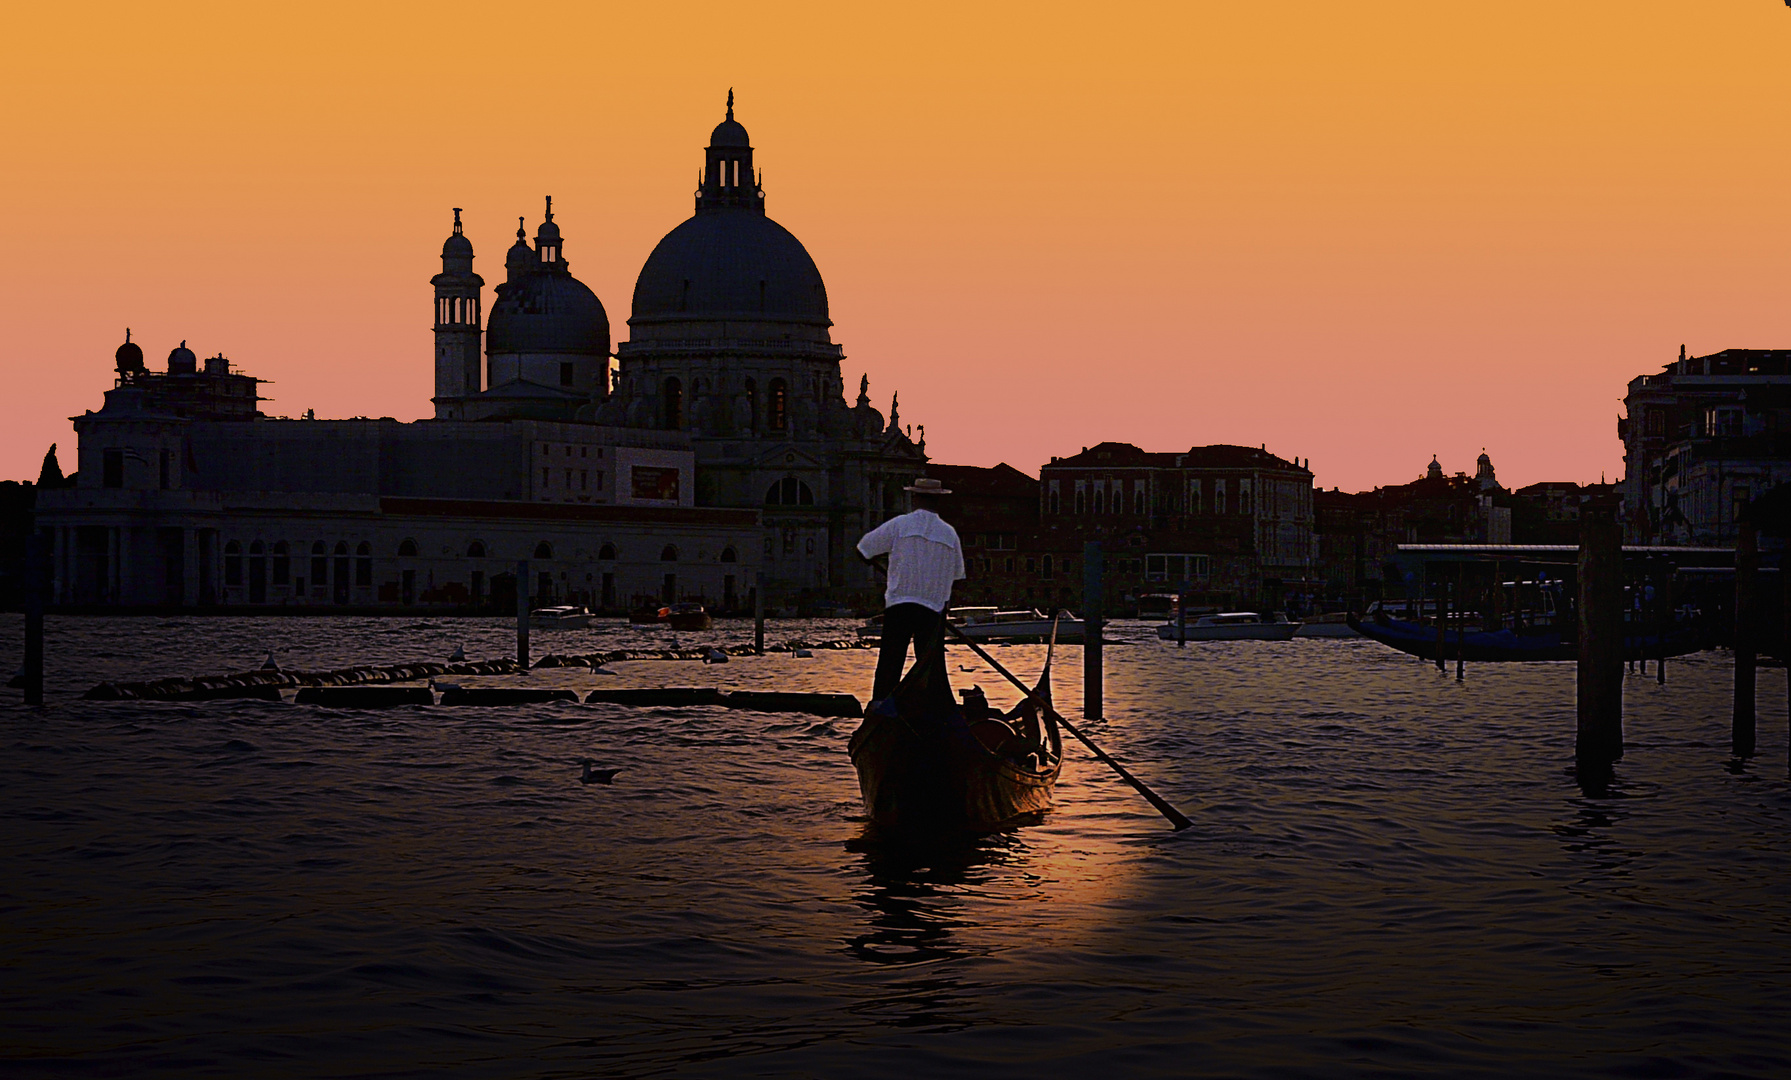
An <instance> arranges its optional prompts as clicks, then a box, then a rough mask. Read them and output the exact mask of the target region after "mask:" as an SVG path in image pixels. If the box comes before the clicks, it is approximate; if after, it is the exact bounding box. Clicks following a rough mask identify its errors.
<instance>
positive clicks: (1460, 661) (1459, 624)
mask: <svg viewBox="0 0 1791 1080" xmlns="http://www.w3.org/2000/svg"><path fill="white" fill-rule="evenodd" d="M1467 573H1468V569H1467V567H1466V566H1459V567H1456V570H1455V582H1456V584H1458V585H1460V586H1461V595H1462V597H1463V599H1464V601H1465V599H1466V597H1467V595H1468V588H1467ZM1456 607H1457V609H1458V610H1457V611H1456V613H1455V681H1456V682H1461V681H1462V675H1463V673H1464V669H1465V668H1466V666H1467V657H1468V609H1467V605H1466V603H1465V602H1464V603H1460V604H1457V605H1456Z"/></svg>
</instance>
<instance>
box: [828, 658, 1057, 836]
mask: <svg viewBox="0 0 1791 1080" xmlns="http://www.w3.org/2000/svg"><path fill="white" fill-rule="evenodd" d="M944 657H945V650H944V649H943V648H939V647H937V646H935V647H934V648H933V649H931V650H930V652H929V655H927V656H926V657H925V658H923V659H921V660H918V661H916V663H915V665H914V668H913V669H912V670H910V671H909V672H908V675H907V677H906V678H904V679H903V680H902V684H901V687H900V688H899V689H898V690H897V691H896V693H895V694H894V695H892V696H891V697H890V698H888V699H885V700H882V701H876V702H872V703H871V706H870V707H869V708H867V709H866V710H865V714H864V722H863V723H861V724H860V725H859V727H858V730H857V731H855V732H853V734H852V739H851V742H850V744H849V748H850V752H851V755H852V765H853V768H854V769H856V770H857V773H858V786H859V791H860V792H861V793H862V794H863V796H864V808H865V812H866V813H867V814H869V815H870V818H871V820H872V821H873V822H875V823H876V824H877V825H878V826H879V827H881V828H885V829H889V830H892V831H895V832H899V833H906V834H911V835H913V834H919V835H940V834H947V835H949V834H957V833H980V832H989V831H992V830H994V829H998V828H1000V827H1001V826H1003V825H1005V824H1008V823H1011V822H1014V821H1016V820H1018V819H1023V818H1026V817H1027V816H1029V815H1033V814H1037V813H1039V812H1041V811H1044V810H1046V809H1049V808H1050V806H1051V795H1052V789H1053V788H1054V787H1055V785H1056V783H1057V776H1058V773H1059V772H1060V771H1061V770H1062V768H1063V742H1062V736H1061V735H1060V733H1059V730H1058V720H1059V718H1058V716H1057V713H1056V710H1055V709H1053V708H1052V706H1051V698H1050V688H1051V682H1050V680H1051V661H1050V656H1049V655H1048V654H1047V656H1046V659H1045V670H1044V672H1043V673H1042V674H1040V676H1039V681H1038V684H1037V686H1036V687H1035V689H1034V691H1033V693H1032V696H1031V698H1029V699H1028V700H1027V701H1024V702H1022V703H1021V704H1020V705H1019V706H1018V707H1017V708H1016V709H1014V710H1013V711H1012V712H1011V713H1008V714H1005V715H1002V714H998V713H995V712H993V711H991V710H990V709H989V707H988V702H987V700H986V699H984V698H983V695H982V692H981V691H980V690H977V689H976V688H974V687H973V688H972V689H970V690H967V691H964V694H963V697H964V700H963V701H962V702H961V703H960V702H958V701H954V700H953V699H952V690H951V683H950V680H949V679H948V677H947V674H946V665H945V662H944Z"/></svg>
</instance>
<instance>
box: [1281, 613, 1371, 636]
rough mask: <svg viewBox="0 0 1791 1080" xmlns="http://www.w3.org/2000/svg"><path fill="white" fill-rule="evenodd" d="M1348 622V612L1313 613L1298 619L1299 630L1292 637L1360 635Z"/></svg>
mask: <svg viewBox="0 0 1791 1080" xmlns="http://www.w3.org/2000/svg"><path fill="white" fill-rule="evenodd" d="M1361 636H1362V635H1361V634H1359V633H1357V632H1356V630H1355V628H1354V627H1352V626H1350V624H1349V612H1347V611H1327V612H1325V613H1323V614H1321V615H1313V616H1310V617H1308V618H1304V619H1301V620H1300V628H1299V630H1297V631H1295V632H1294V637H1302V638H1308V637H1328V638H1340V637H1352V638H1353V637H1361Z"/></svg>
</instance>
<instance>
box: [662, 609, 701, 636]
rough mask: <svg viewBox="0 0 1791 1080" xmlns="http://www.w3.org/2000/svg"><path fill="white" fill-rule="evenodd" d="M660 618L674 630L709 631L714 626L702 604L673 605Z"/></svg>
mask: <svg viewBox="0 0 1791 1080" xmlns="http://www.w3.org/2000/svg"><path fill="white" fill-rule="evenodd" d="M660 616H661V618H663V619H664V620H665V622H666V624H667V625H668V626H670V627H671V628H672V629H673V630H707V629H709V627H710V626H712V625H713V624H714V620H713V619H711V618H709V613H708V612H707V611H705V610H703V605H701V604H673V605H672V606H671V607H669V608H666V609H664V610H663V611H662V612H660Z"/></svg>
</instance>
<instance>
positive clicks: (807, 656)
mask: <svg viewBox="0 0 1791 1080" xmlns="http://www.w3.org/2000/svg"><path fill="white" fill-rule="evenodd" d="M814 658H815V654H814V653H813V652H810V651H809V650H808V649H797V650H796V659H798V660H813V659H814Z"/></svg>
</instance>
